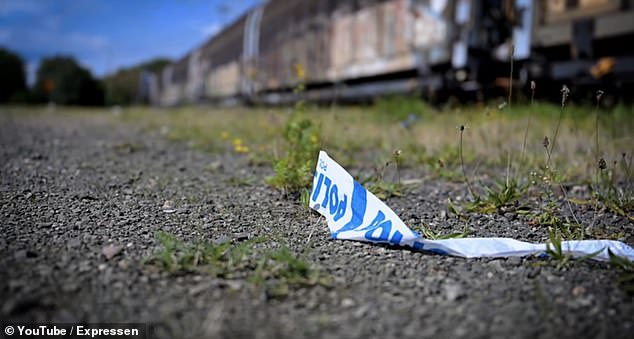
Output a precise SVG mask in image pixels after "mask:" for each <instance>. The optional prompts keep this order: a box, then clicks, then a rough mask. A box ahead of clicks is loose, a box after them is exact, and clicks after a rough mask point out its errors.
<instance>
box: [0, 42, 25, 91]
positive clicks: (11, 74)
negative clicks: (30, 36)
mask: <svg viewBox="0 0 634 339" xmlns="http://www.w3.org/2000/svg"><path fill="white" fill-rule="evenodd" d="M27 97H28V91H27V88H26V73H25V71H24V61H23V60H22V58H21V57H20V56H19V55H17V54H16V53H13V52H11V51H9V50H7V49H4V48H0V103H6V102H25V101H27Z"/></svg>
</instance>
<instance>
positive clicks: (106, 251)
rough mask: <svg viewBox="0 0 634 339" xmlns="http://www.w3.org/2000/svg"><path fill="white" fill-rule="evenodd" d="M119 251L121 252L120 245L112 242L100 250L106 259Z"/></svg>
mask: <svg viewBox="0 0 634 339" xmlns="http://www.w3.org/2000/svg"><path fill="white" fill-rule="evenodd" d="M119 252H121V246H116V245H112V244H110V245H108V246H106V247H104V248H103V249H102V250H101V254H103V256H104V257H106V259H108V260H110V259H112V258H114V256H116V255H117V254H119Z"/></svg>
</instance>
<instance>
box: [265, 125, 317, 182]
mask: <svg viewBox="0 0 634 339" xmlns="http://www.w3.org/2000/svg"><path fill="white" fill-rule="evenodd" d="M284 140H285V141H286V143H287V153H286V155H285V156H283V157H281V158H279V159H276V160H274V161H273V169H274V171H275V175H274V176H273V177H270V178H268V179H267V183H268V184H270V185H271V186H273V187H277V188H281V189H283V190H284V191H286V192H298V191H300V190H301V189H303V188H308V187H310V184H311V183H312V176H311V174H312V173H313V171H314V169H315V161H316V159H317V154H318V153H319V132H318V129H317V128H316V127H315V126H314V125H313V123H312V122H311V120H309V119H305V118H303V117H302V116H301V114H295V115H294V116H293V117H291V119H290V120H289V121H288V123H287V124H286V127H285V129H284Z"/></svg>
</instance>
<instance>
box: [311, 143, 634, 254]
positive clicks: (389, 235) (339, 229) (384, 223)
mask: <svg viewBox="0 0 634 339" xmlns="http://www.w3.org/2000/svg"><path fill="white" fill-rule="evenodd" d="M310 205H311V207H312V208H313V209H314V210H316V211H317V212H319V213H320V214H321V215H323V216H324V217H326V220H327V222H328V227H329V228H330V232H331V234H332V237H333V238H335V239H346V240H358V241H367V242H374V243H388V244H392V245H397V246H409V247H412V248H413V249H416V250H422V251H429V252H433V253H438V254H448V255H454V256H460V257H467V258H476V257H510V256H528V255H543V254H544V253H545V252H546V249H547V244H533V243H528V242H524V241H519V240H515V239H510V238H459V239H443V240H429V239H425V238H423V237H421V236H420V234H418V233H417V232H414V231H412V230H411V229H409V228H408V227H407V226H405V224H404V223H403V221H401V219H399V217H398V216H397V215H396V213H394V211H392V209H390V208H389V207H387V205H385V204H384V203H383V202H382V201H381V200H379V198H377V197H376V196H374V194H372V193H371V192H368V191H367V190H366V189H365V188H363V186H361V185H360V184H359V183H358V182H356V181H355V180H354V179H353V178H352V176H351V175H350V174H349V173H348V172H346V170H345V169H344V168H343V167H341V165H339V164H338V163H336V162H335V161H334V160H332V159H331V158H330V157H329V156H328V154H326V152H323V151H321V152H319V160H318V162H317V170H316V171H315V177H314V179H313V189H312V192H311V195H310ZM561 247H562V251H563V252H564V253H570V254H571V255H572V256H574V257H583V256H589V255H592V254H596V255H594V256H593V257H592V258H593V259H597V260H608V259H609V253H608V249H609V251H610V252H612V253H613V254H615V255H618V256H620V257H626V258H627V259H629V260H630V261H634V249H632V247H630V246H628V245H626V244H625V243H623V242H620V241H613V240H576V241H563V242H562V244H561Z"/></svg>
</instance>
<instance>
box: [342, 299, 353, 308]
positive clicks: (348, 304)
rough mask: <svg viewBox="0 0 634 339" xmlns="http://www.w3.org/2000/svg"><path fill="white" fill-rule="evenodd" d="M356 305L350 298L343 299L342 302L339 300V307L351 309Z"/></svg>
mask: <svg viewBox="0 0 634 339" xmlns="http://www.w3.org/2000/svg"><path fill="white" fill-rule="evenodd" d="M356 304H357V303H356V302H354V299H352V298H343V300H341V307H345V308H348V307H353V306H354V305H356Z"/></svg>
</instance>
